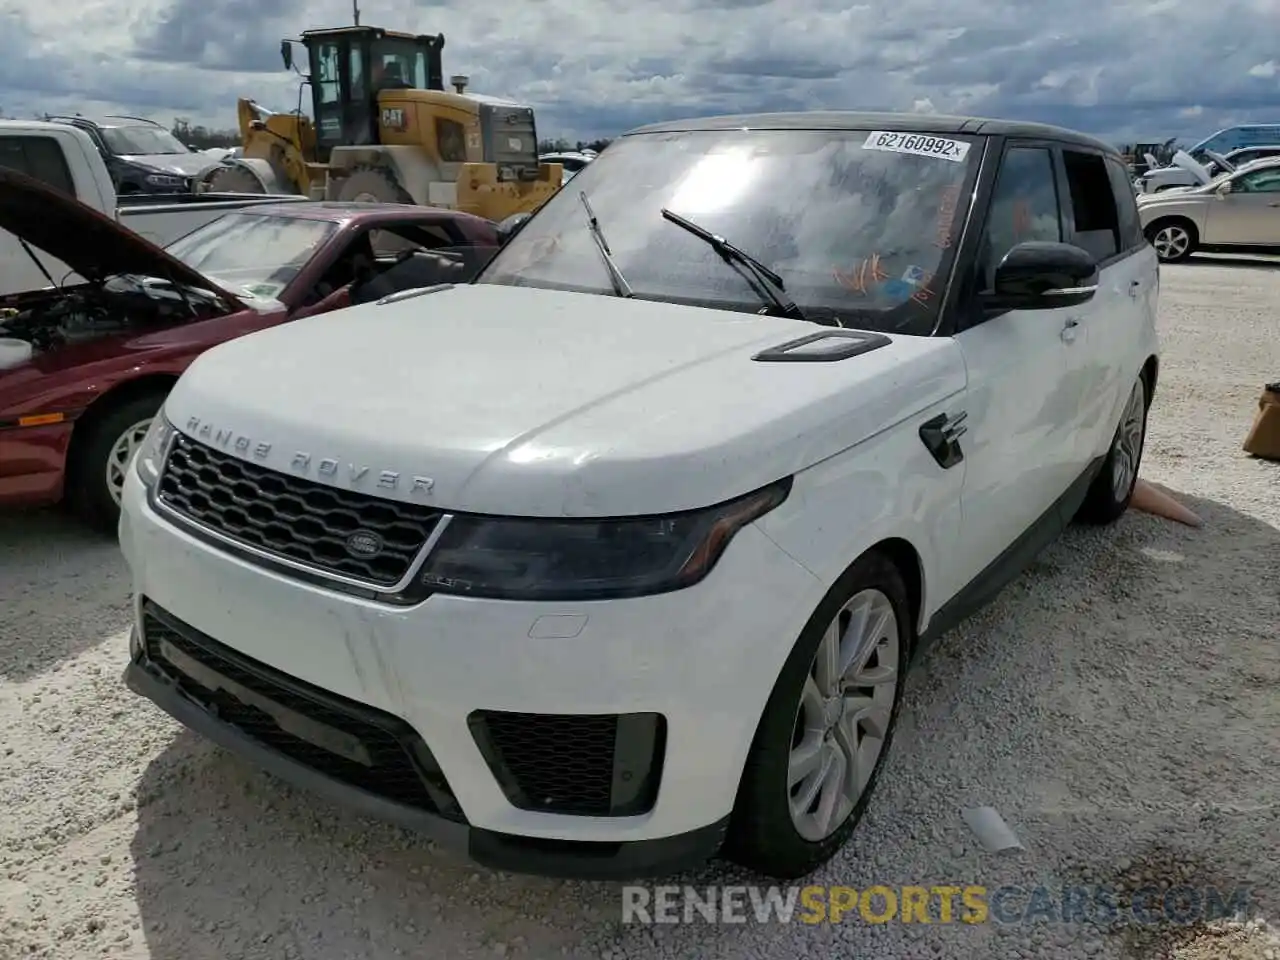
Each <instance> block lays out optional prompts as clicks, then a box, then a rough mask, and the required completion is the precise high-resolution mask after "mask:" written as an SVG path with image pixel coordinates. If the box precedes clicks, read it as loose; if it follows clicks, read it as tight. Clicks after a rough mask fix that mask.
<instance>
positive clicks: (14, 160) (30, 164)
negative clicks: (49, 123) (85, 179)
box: [0, 136, 76, 197]
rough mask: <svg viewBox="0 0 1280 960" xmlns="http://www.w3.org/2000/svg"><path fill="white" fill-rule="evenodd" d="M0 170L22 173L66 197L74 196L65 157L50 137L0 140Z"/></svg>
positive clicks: (0, 138)
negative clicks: (5, 169) (6, 169)
mask: <svg viewBox="0 0 1280 960" xmlns="http://www.w3.org/2000/svg"><path fill="white" fill-rule="evenodd" d="M0 167H9V168H10V169H11V170H17V171H18V172H19V173H25V174H26V175H27V176H29V177H34V178H35V179H37V180H39V181H40V182H42V183H44V184H46V185H48V186H50V187H52V188H53V189H54V190H57V191H59V192H61V193H65V194H66V195H67V196H69V197H74V196H75V195H76V188H75V184H74V183H73V182H72V180H71V171H70V170H69V169H68V168H67V161H66V158H65V157H64V156H63V155H62V148H61V147H60V146H58V141H57V140H55V139H54V138H53V137H24V136H16V137H0Z"/></svg>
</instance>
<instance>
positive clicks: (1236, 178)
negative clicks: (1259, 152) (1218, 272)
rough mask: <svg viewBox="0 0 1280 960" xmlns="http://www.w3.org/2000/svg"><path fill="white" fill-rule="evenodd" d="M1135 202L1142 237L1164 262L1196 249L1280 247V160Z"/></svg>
mask: <svg viewBox="0 0 1280 960" xmlns="http://www.w3.org/2000/svg"><path fill="white" fill-rule="evenodd" d="M1137 199H1138V216H1139V217H1140V219H1141V221H1142V229H1143V232H1144V233H1145V234H1146V236H1147V239H1148V240H1150V241H1151V245H1152V246H1153V247H1155V248H1156V254H1157V256H1159V258H1160V260H1161V261H1162V262H1165V263H1175V262H1177V261H1179V260H1185V259H1186V258H1187V257H1189V256H1191V254H1192V253H1194V252H1196V251H1197V250H1201V251H1222V250H1244V249H1276V248H1280V157H1267V158H1266V159H1263V160H1255V161H1254V162H1253V163H1249V164H1246V165H1244V166H1242V167H1239V168H1238V169H1236V170H1234V171H1232V172H1230V173H1224V174H1222V175H1221V176H1219V177H1217V178H1215V179H1214V180H1213V181H1211V182H1210V183H1207V184H1205V185H1204V186H1202V187H1188V188H1185V189H1174V190H1164V191H1162V192H1160V193H1158V194H1143V195H1142V196H1139V197H1138V198H1137Z"/></svg>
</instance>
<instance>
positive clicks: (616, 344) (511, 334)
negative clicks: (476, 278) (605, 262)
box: [166, 284, 965, 517]
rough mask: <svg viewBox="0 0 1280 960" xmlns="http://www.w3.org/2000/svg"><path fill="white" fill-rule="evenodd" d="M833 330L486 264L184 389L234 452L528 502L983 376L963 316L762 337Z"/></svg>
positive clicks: (722, 473)
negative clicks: (480, 275) (835, 353)
mask: <svg viewBox="0 0 1280 960" xmlns="http://www.w3.org/2000/svg"><path fill="white" fill-rule="evenodd" d="M824 332H830V329H829V328H825V327H820V326H816V325H814V324H809V323H804V322H801V321H795V320H789V319H783V318H772V317H761V316H757V315H755V314H747V313H735V312H727V311H720V310H711V309H704V308H699V307H688V306H680V305H675V304H668V303H655V302H651V301H642V300H628V299H622V298H617V297H609V296H600V295H593V294H582V293H567V292H560V291H551V290H541V289H533V288H528V287H523V288H517V287H505V286H495V285H488V284H476V285H471V286H462V287H454V288H449V289H445V290H441V291H438V292H434V293H427V294H422V295H419V296H415V297H408V298H405V299H402V300H400V301H399V302H395V303H388V304H383V305H379V304H371V305H366V306H361V307H354V308H351V309H348V310H342V311H338V312H335V313H332V314H326V315H322V316H318V317H312V318H308V319H306V320H301V321H298V322H295V323H291V324H284V325H282V326H280V327H276V328H272V329H270V330H266V331H263V332H261V333H255V334H252V335H250V336H247V337H242V338H239V339H236V340H233V341H230V342H228V343H225V344H222V345H220V346H218V347H215V348H214V349H212V350H210V351H208V352H206V353H205V354H203V355H202V356H201V357H199V358H198V359H197V360H196V361H195V363H194V364H193V365H192V366H191V367H190V368H189V369H188V371H187V373H186V375H184V376H183V377H182V379H181V380H180V381H179V382H178V384H177V385H176V386H175V387H174V389H173V391H172V392H171V393H170V395H169V400H168V403H167V406H166V410H167V412H168V416H169V418H170V420H172V421H173V423H174V424H175V426H176V427H177V428H178V429H179V430H181V431H183V432H185V433H187V434H189V435H191V436H193V437H195V438H196V439H197V440H201V441H203V442H205V443H210V444H215V445H217V446H219V447H220V448H221V449H223V450H225V451H226V452H228V453H230V454H231V455H234V456H240V457H242V458H244V459H248V460H251V461H254V462H257V463H259V464H261V465H262V466H264V467H268V468H270V469H274V470H280V471H285V472H293V473H296V474H299V475H302V476H306V477H308V478H310V479H312V480H315V481H317V482H320V483H326V484H329V485H331V486H335V487H342V488H345V489H354V490H363V491H366V492H368V493H371V494H376V495H378V496H383V497H387V498H390V499H400V500H405V501H409V502H431V503H434V504H438V505H440V506H441V507H443V508H446V509H451V510H457V511H463V512H473V513H487V514H499V515H508V516H561V517H564V516H576V517H588V516H594V517H604V516H626V515H636V514H647V513H665V512H668V511H675V510H684V509H692V508H697V507H704V506H708V505H710V504H714V503H718V502H720V501H723V500H726V499H729V498H731V497H733V496H736V495H738V494H741V493H745V492H748V491H750V490H752V489H755V488H758V487H760V486H763V485H765V484H767V483H770V482H772V481H774V480H777V479H779V478H781V477H784V476H787V475H790V474H792V473H795V472H797V471H799V470H802V469H804V468H805V467H808V466H811V465H812V464H814V463H817V462H819V461H820V460H823V459H825V458H827V457H829V456H832V455H834V454H836V453H839V452H840V451H842V450H845V449H847V448H849V447H851V446H853V445H854V444H856V443H858V442H860V441H862V440H864V439H866V438H868V437H871V436H873V435H875V434H878V433H880V432H881V431H883V430H885V429H887V428H888V427H890V426H892V425H894V424H896V423H898V422H900V421H902V420H903V419H905V418H907V417H910V416H912V415H914V414H916V413H919V412H921V411H923V410H925V408H927V407H929V406H930V405H933V404H935V403H937V402H938V401H940V400H941V399H943V398H945V397H947V396H950V395H952V394H954V393H956V392H958V391H960V390H962V389H963V388H964V384H965V374H964V364H963V361H962V358H961V357H960V356H959V351H958V348H957V347H956V345H955V343H954V342H953V341H952V340H951V339H949V338H920V337H894V338H892V340H891V341H890V342H889V343H888V344H887V345H885V346H882V347H880V348H879V349H875V350H871V351H869V352H866V353H863V354H861V355H859V356H854V357H850V358H848V359H844V360H839V361H836V362H821V363H769V362H760V361H755V360H753V359H752V357H753V356H754V355H756V354H757V353H759V352H760V351H761V350H764V349H766V348H768V347H773V346H778V345H781V344H783V343H786V342H788V341H791V340H794V339H796V338H799V337H804V336H808V335H810V334H814V333H824ZM919 452H920V455H921V456H922V457H927V453H926V451H925V449H924V447H923V445H921V446H920V451H919ZM415 478H429V479H430V480H431V481H432V482H431V483H430V484H429V485H428V484H424V483H422V482H417V483H415V482H414V481H415ZM428 487H429V492H428V490H427V488H428Z"/></svg>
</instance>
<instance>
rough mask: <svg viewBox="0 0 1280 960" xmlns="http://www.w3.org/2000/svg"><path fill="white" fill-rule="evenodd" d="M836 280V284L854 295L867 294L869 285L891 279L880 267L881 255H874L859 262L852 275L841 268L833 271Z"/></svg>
mask: <svg viewBox="0 0 1280 960" xmlns="http://www.w3.org/2000/svg"><path fill="white" fill-rule="evenodd" d="M832 273H833V274H834V276H835V278H836V283H838V284H840V286H842V287H844V288H845V289H846V290H852V291H853V292H854V293H861V294H864V295H865V294H866V292H867V283H868V281H870V282H871V283H872V284H878V283H884V282H885V281H886V280H888V279H889V275H888V274H887V273H885V272H884V268H883V267H881V266H880V254H878V253H873V254H872V255H871V256H869V257H864V258H863V259H862V260H860V261H858V265H857V266H856V267H855V268H854V270H853V272H852V273H845V272H844V271H842V270H841V269H840V268H839V267H837V268H836V269H835V270H833V271H832Z"/></svg>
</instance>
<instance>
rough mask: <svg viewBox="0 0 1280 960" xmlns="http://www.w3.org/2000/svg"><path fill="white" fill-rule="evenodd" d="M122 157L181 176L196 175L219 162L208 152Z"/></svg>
mask: <svg viewBox="0 0 1280 960" xmlns="http://www.w3.org/2000/svg"><path fill="white" fill-rule="evenodd" d="M120 159H121V160H123V161H125V162H126V163H132V164H133V165H134V166H136V167H145V168H146V169H148V170H154V171H155V172H156V173H172V174H174V175H176V176H179V177H194V176H196V175H197V174H199V173H203V172H204V171H205V170H208V169H209V168H210V167H212V166H213V165H214V164H216V163H217V162H218V161H217V160H216V159H214V158H213V157H211V156H209V155H208V154H207V153H163V154H156V153H146V154H120Z"/></svg>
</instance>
